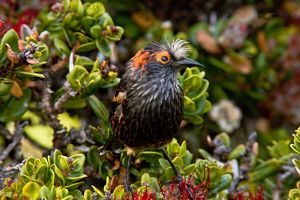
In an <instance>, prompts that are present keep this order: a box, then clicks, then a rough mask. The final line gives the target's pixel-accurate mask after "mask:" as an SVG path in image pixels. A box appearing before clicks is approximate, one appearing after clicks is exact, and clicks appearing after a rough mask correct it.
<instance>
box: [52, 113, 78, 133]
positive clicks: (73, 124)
mask: <svg viewBox="0 0 300 200" xmlns="http://www.w3.org/2000/svg"><path fill="white" fill-rule="evenodd" d="M57 119H58V120H59V122H60V123H61V124H62V125H63V126H64V127H66V128H67V131H70V130H71V128H74V129H75V130H79V129H80V127H81V122H80V119H79V117H78V116H72V117H71V116H70V114H69V113H68V112H63V113H60V114H58V116H57Z"/></svg>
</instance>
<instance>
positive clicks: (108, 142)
mask: <svg viewBox="0 0 300 200" xmlns="http://www.w3.org/2000/svg"><path fill="white" fill-rule="evenodd" d="M116 139H117V138H116V137H114V136H113V137H112V138H110V139H109V140H108V141H107V142H106V143H105V144H104V145H103V146H101V147H100V148H99V149H100V156H102V155H105V154H106V153H107V148H108V147H109V146H112V144H113V143H114V142H115V140H116Z"/></svg>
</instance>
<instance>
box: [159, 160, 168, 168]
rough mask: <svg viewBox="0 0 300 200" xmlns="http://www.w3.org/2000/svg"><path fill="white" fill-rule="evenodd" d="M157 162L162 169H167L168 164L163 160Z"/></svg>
mask: <svg viewBox="0 0 300 200" xmlns="http://www.w3.org/2000/svg"><path fill="white" fill-rule="evenodd" d="M158 162H159V164H160V166H161V168H162V169H167V168H168V167H169V166H170V164H169V162H168V161H167V160H166V159H164V158H160V159H159V160H158Z"/></svg>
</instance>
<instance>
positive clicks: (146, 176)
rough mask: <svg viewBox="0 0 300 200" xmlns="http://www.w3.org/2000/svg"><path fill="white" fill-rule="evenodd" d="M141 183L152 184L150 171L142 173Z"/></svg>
mask: <svg viewBox="0 0 300 200" xmlns="http://www.w3.org/2000/svg"><path fill="white" fill-rule="evenodd" d="M141 185H151V177H150V175H149V174H148V173H144V174H143V175H142V178H141Z"/></svg>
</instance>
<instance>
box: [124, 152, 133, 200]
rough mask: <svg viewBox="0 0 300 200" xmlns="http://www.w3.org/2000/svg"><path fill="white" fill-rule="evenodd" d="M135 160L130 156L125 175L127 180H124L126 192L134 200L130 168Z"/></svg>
mask: <svg viewBox="0 0 300 200" xmlns="http://www.w3.org/2000/svg"><path fill="white" fill-rule="evenodd" d="M133 158H134V157H133V155H130V156H129V159H128V164H127V168H126V173H125V179H124V187H125V190H126V192H127V194H129V195H130V196H131V197H132V199H133V191H132V188H131V187H130V184H129V174H130V167H131V162H132V160H133Z"/></svg>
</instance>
